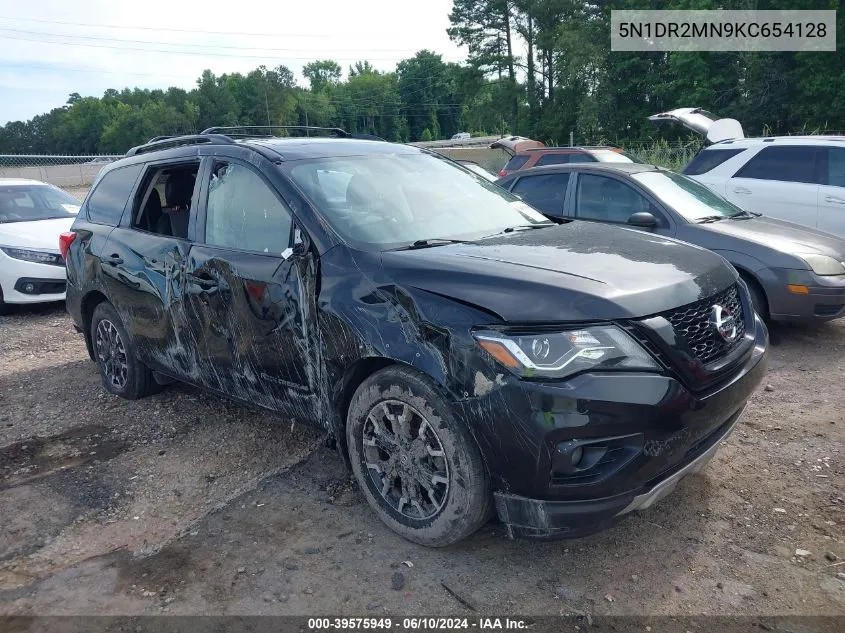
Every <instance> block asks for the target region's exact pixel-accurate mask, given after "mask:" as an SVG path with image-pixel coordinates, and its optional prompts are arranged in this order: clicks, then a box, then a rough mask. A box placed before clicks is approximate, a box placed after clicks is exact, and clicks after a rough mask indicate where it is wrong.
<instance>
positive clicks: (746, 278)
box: [734, 266, 769, 313]
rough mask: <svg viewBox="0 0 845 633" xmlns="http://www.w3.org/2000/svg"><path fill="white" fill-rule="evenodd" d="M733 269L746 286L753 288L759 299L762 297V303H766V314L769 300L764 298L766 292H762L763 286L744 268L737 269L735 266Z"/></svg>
mask: <svg viewBox="0 0 845 633" xmlns="http://www.w3.org/2000/svg"><path fill="white" fill-rule="evenodd" d="M734 268H736V270H737V272H738V273H739V276H740V277H742V280H743V281H744V282H745V283H746V284H748V285H749V286H753V287H754V288H755V289H756V290H757V291H758V292H759V293H760V297H762V299H763V301H765V302H766V306H765V307H766V313H768V311H769V298H768V297H767V296H766V291H765V290H763V285H762V284H761V283H760V282H759V281H757V278H756V277H755V276H754V275H753V274H752V273H750V272H748V271H747V270H745V269H744V268H739V267H737V266H734Z"/></svg>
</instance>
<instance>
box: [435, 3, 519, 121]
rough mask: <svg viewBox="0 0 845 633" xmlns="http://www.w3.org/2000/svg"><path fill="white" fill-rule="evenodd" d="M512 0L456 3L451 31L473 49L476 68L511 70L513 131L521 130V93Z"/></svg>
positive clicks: (509, 93) (499, 70) (453, 7)
mask: <svg viewBox="0 0 845 633" xmlns="http://www.w3.org/2000/svg"><path fill="white" fill-rule="evenodd" d="M512 10H513V3H512V2H511V0H454V2H453V5H452V12H451V13H450V14H449V22H450V23H451V24H452V26H451V27H450V28H449V29H447V31H446V32H447V33H448V35H449V37H450V38H451V39H452V40H454V41H456V42H458V43H459V44H463V45H465V46H466V47H467V48H468V49H469V58H468V62H469V63H470V64H471V65H473V66H475V67H476V68H478V69H480V70H482V71H485V72H487V73H489V72H495V73H497V76H498V77H499V79H501V78H502V70H503V68H504V69H507V78H508V84H507V85H508V87H509V90H508V94H507V101H508V106H509V107H508V109H509V118H510V121H511V130H512V131H513V132H516V131H517V129H516V127H517V111H518V107H519V91H518V88H517V83H516V69H515V65H516V61H515V57H514V53H513V36H512V35H513V34H512V26H513V25H512Z"/></svg>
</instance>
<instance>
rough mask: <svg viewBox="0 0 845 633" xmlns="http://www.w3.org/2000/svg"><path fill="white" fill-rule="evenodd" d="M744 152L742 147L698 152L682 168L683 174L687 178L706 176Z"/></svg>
mask: <svg viewBox="0 0 845 633" xmlns="http://www.w3.org/2000/svg"><path fill="white" fill-rule="evenodd" d="M744 151H745V148H743V147H732V148H730V149H705V150H701V151H700V152H698V154H697V155H696V157H695V158H693V159H692V160H691V161H690V163H689V165H687V166H686V167H684V173H685V174H686V175H687V176H698V175H700V174H706V173H707V172H708V171H710V170H712V169H716V167H718V166H719V165H721V164H722V163H724V162H725V161H726V160H728V159H730V158H733V157H734V156H736V155H737V154H742V152H744Z"/></svg>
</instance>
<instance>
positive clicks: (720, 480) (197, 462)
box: [0, 305, 845, 616]
mask: <svg viewBox="0 0 845 633" xmlns="http://www.w3.org/2000/svg"><path fill="white" fill-rule="evenodd" d="M773 336H774V339H775V342H776V345H774V346H773V348H772V359H771V365H770V366H771V369H770V374H769V377H768V379H767V383H768V384H767V386H766V388H765V389H761V390H760V392H759V393H757V394H756V395H755V396H754V397H753V399H752V401H751V403H750V405H749V408H748V410H747V413H746V415H745V416H744V418H743V419H742V422H741V424H740V426H739V427H738V429H737V431H736V432H735V433H734V434H733V435H732V436H731V437H730V439H729V440H727V441H726V442H725V444H724V445H723V447H722V449H721V450H720V451H719V453H718V454H717V456H716V457H715V458H714V460H713V461H712V462H711V463H710V465H709V466H708V467H707V468H706V469H705V470H704V471H703V472H702V474H700V475H696V476H693V477H690V478H688V479H686V480H684V481H683V482H682V484H681V485H680V486H679V488H678V489H677V490H676V491H675V493H674V494H673V495H672V496H670V497H669V498H667V500H664V501H663V502H661V503H659V504H657V505H656V506H655V507H653V508H651V509H649V510H648V511H646V512H644V513H642V514H638V515H636V516H632V517H631V518H629V519H627V520H626V521H625V522H623V523H622V524H620V525H618V526H617V527H615V528H613V529H611V530H608V531H605V532H603V533H601V534H597V535H594V536H591V537H587V538H583V539H579V540H575V541H568V542H558V543H546V544H537V543H529V542H521V541H508V540H506V539H505V538H504V537H503V534H502V529H501V526H499V525H497V524H496V523H491V524H489V525H488V526H486V527H485V528H483V529H482V530H481V531H479V532H478V533H477V534H475V535H474V536H472V537H471V538H470V539H468V540H467V541H465V542H463V543H460V544H458V545H455V546H452V547H450V548H447V549H443V550H429V549H425V548H422V547H419V546H416V545H413V544H411V543H408V542H406V541H404V540H402V539H401V538H399V537H397V536H395V535H393V534H392V533H391V532H390V531H388V530H387V529H386V528H385V527H383V526H382V524H381V523H380V522H379V521H378V520H377V519H376V518H375V516H374V515H373V514H372V512H371V511H370V510H369V508H368V506H367V504H366V503H365V502H364V500H363V498H362V497H361V495H360V493H359V492H358V490H357V488H356V486H355V485H354V483H353V482H352V481H351V480H350V477H349V474H348V473H347V472H346V471H345V470H344V468H343V464H342V462H341V460H340V459H339V458H338V457H337V456H336V455H335V454H334V453H332V452H331V451H330V450H328V449H326V448H324V447H323V446H322V437H321V435H320V433H319V432H318V431H316V430H313V429H310V428H307V427H303V426H299V425H294V426H292V425H291V423H290V422H289V421H286V420H282V419H279V418H278V417H275V416H273V415H271V414H268V413H266V412H263V411H256V410H252V409H248V408H244V407H241V406H238V405H235V404H232V403H229V402H227V401H225V400H222V399H220V398H218V397H216V396H212V395H208V394H205V393H203V392H200V391H198V390H196V389H193V388H190V387H186V386H180V385H175V386H171V387H169V388H167V389H166V390H165V391H164V392H163V393H161V394H158V395H156V396H154V397H151V398H148V399H145V400H141V401H137V402H127V401H124V400H120V399H118V398H115V397H113V396H111V395H108V394H107V393H106V392H105V391H104V390H103V389H102V387H101V386H100V381H99V376H98V374H97V370H96V366H95V365H94V364H93V363H91V362H90V361H89V360H88V358H87V354H86V352H85V348H84V344H83V341H82V338H81V336H80V335H78V334H76V333H75V332H74V331H73V330H72V327H71V321H70V319H69V318H68V316H67V315H66V314H65V313H64V309H63V306H61V305H58V306H45V307H41V308H30V309H26V310H18V311H17V312H16V313H15V314H13V315H12V316H6V317H0V614H6V615H30V614H36V613H37V614H86V615H93V614H121V615H131V614H139V615H141V614H159V613H170V614H229V615H234V614H300V615H301V614H316V615H325V614H326V613H332V614H358V615H384V614H391V615H396V616H398V615H421V614H455V615H457V614H464V615H479V614H484V613H492V612H496V613H520V614H524V615H557V614H567V613H569V614H571V613H585V614H593V615H606V614H611V615H613V614H643V615H660V614H677V615H686V614H724V615H776V614H781V615H811V614H816V615H839V616H845V564H842V562H843V560H845V529H843V526H845V485H843V484H845V459H843V456H844V455H843V454H845V411H844V410H843V408H842V403H843V401H845V397H843V396H845V385H843V381H842V376H843V371H842V368H843V367H842V366H843V363H845V361H843V351H845V323H832V324H826V325H822V326H818V327H797V326H796V327H776V328H774V329H773ZM447 588H448V589H447ZM456 596H457V597H456ZM458 598H460V600H462V601H463V603H462V602H461V601H459V600H458ZM467 605H469V606H467ZM471 609H475V611H472V610H471Z"/></svg>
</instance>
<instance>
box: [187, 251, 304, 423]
mask: <svg viewBox="0 0 845 633" xmlns="http://www.w3.org/2000/svg"><path fill="white" fill-rule="evenodd" d="M311 270H312V268H311V267H310V266H307V263H306V262H305V260H303V259H302V258H294V257H289V258H288V259H284V258H282V257H277V256H269V255H262V254H257V253H249V252H244V251H233V250H229V249H225V248H220V247H216V246H206V245H195V246H194V247H193V248H192V250H191V253H190V260H189V266H188V270H187V275H186V279H187V282H186V296H187V297H188V301H187V305H188V306H189V312H190V315H189V320H190V322H191V323H193V324H194V326H195V333H194V336H195V338H196V341H197V349H198V351H199V354H198V357H199V366H200V367H199V368H200V372H199V373H200V379H201V381H202V384H204V385H206V386H208V387H211V388H213V389H217V390H220V391H222V392H224V393H227V394H229V395H231V396H234V397H236V398H239V399H241V400H246V401H249V402H253V403H255V404H257V405H260V406H263V407H267V408H270V409H274V410H278V411H283V412H288V413H291V414H292V415H296V416H297V417H306V418H307V417H311V416H313V414H314V410H313V394H314V392H315V390H314V385H315V384H316V380H317V374H316V372H317V371H318V370H317V367H318V358H317V355H316V354H317V348H316V345H315V338H314V337H313V336H310V335H309V332H313V331H314V330H315V328H314V324H313V322H312V321H313V315H312V314H311V309H310V306H312V305H313V304H314V298H313V287H314V285H313V283H309V282H310V280H309V277H310V276H311V275H313V273H311V272H307V271H311ZM303 271H306V272H303Z"/></svg>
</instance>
